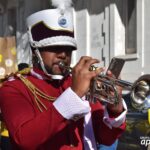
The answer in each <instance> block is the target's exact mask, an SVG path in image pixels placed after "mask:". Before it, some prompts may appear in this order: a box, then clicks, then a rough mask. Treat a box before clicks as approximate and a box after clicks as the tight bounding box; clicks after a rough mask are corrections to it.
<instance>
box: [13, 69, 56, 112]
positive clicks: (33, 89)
mask: <svg viewBox="0 0 150 150" xmlns="http://www.w3.org/2000/svg"><path fill="white" fill-rule="evenodd" d="M30 72H31V68H25V69H23V70H21V71H19V72H17V73H15V74H14V76H16V77H18V78H19V79H20V80H21V81H22V82H23V83H24V84H25V85H26V87H27V88H28V89H29V90H30V92H31V93H32V94H33V95H34V99H35V102H36V105H37V107H38V109H39V110H40V111H41V112H43V109H45V110H47V107H46V106H45V105H44V103H43V102H42V101H41V100H40V98H39V97H41V98H44V99H46V100H48V101H54V100H55V99H56V97H52V96H49V95H47V94H45V93H44V92H42V91H41V90H40V89H38V88H37V87H36V86H35V85H34V84H33V83H32V82H30V81H29V80H28V79H27V78H25V77H24V76H23V75H27V74H29V73H30ZM42 108H43V109H42Z"/></svg>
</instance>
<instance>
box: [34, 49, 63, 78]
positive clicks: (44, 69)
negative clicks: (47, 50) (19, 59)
mask: <svg viewBox="0 0 150 150" xmlns="http://www.w3.org/2000/svg"><path fill="white" fill-rule="evenodd" d="M35 54H36V56H37V58H38V60H39V62H40V65H41V68H42V70H43V72H44V73H45V74H46V75H47V76H49V77H51V78H52V79H53V80H62V79H63V78H64V76H63V75H52V74H49V73H48V72H47V70H46V68H45V66H44V62H43V59H42V57H41V54H40V52H39V50H38V49H37V48H36V50H35Z"/></svg>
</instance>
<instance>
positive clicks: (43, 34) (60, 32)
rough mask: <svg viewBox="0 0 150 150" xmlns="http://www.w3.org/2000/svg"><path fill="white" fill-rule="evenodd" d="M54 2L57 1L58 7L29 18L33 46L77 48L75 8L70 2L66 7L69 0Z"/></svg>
mask: <svg viewBox="0 0 150 150" xmlns="http://www.w3.org/2000/svg"><path fill="white" fill-rule="evenodd" d="M53 1H54V0H53ZM69 1H70V0H69ZM54 2H56V4H54V6H57V7H58V8H55V9H47V10H42V11H39V12H36V13H34V14H32V15H30V16H29V17H28V18H27V20H26V22H27V27H28V34H29V41H30V44H31V46H32V47H33V48H42V47H48V46H71V47H72V48H73V49H76V48H77V44H76V40H75V39H74V27H73V9H72V8H71V7H68V6H69V5H68V3H67V7H66V5H65V3H66V2H67V1H65V0H60V1H58V0H55V1H54ZM57 2H58V5H57ZM70 2H71V1H70Z"/></svg>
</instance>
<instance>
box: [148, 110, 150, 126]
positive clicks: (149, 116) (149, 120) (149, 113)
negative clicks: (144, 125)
mask: <svg viewBox="0 0 150 150" xmlns="http://www.w3.org/2000/svg"><path fill="white" fill-rule="evenodd" d="M148 123H149V124H150V109H148Z"/></svg>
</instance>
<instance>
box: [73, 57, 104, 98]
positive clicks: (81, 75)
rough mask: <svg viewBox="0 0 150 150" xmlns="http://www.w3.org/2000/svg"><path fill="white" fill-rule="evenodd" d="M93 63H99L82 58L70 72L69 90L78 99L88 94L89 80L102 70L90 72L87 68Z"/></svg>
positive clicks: (88, 58)
mask: <svg viewBox="0 0 150 150" xmlns="http://www.w3.org/2000/svg"><path fill="white" fill-rule="evenodd" d="M94 63H99V60H98V59H94V58H92V57H88V56H83V57H81V59H80V60H79V62H78V63H77V64H76V66H75V67H74V68H73V70H72V86H71V88H72V90H73V91H74V92H75V93H76V94H77V95H78V96H79V97H83V96H84V95H85V94H86V93H87V92H88V90H89V87H90V83H91V80H92V79H93V78H94V77H96V76H97V75H98V74H99V73H100V72H101V71H102V69H97V70H94V71H90V70H89V68H90V66H91V65H93V64H94Z"/></svg>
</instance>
